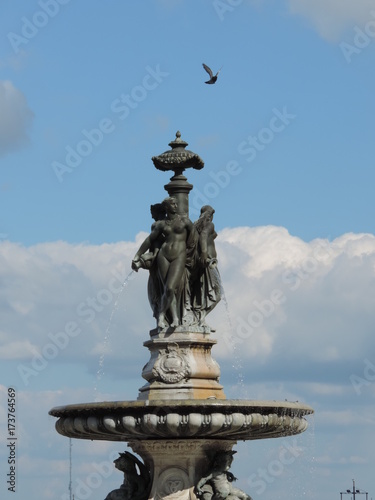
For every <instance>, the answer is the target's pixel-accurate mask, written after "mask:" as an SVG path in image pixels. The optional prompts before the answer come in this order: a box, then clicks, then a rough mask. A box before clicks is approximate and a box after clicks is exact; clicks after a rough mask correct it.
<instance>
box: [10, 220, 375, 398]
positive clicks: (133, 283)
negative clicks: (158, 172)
mask: <svg viewBox="0 0 375 500" xmlns="http://www.w3.org/2000/svg"><path fill="white" fill-rule="evenodd" d="M144 236H145V234H144V233H143V234H142V233H141V234H139V235H138V237H137V240H136V241H135V242H121V243H116V244H105V245H100V246H93V245H83V244H80V245H71V244H68V243H65V242H54V243H45V244H39V245H35V246H33V247H29V248H26V247H23V246H21V245H18V244H15V243H11V242H8V241H5V242H2V243H1V245H0V278H1V279H2V282H3V284H4V285H3V287H2V289H1V290H0V310H1V313H2V317H3V320H2V326H1V332H0V338H1V341H2V347H1V349H0V357H1V358H2V359H4V360H6V359H8V360H9V359H14V360H18V363H20V364H21V365H22V364H23V365H24V366H29V365H30V363H31V362H32V360H33V359H34V361H35V357H38V356H39V357H42V358H47V359H48V358H51V360H50V361H49V362H48V363H47V364H48V365H51V364H53V365H55V364H56V363H60V362H66V361H68V360H72V359H74V360H75V361H77V362H78V363H83V364H84V365H85V366H86V367H87V370H88V371H89V372H91V373H96V371H97V370H98V358H99V357H100V356H101V355H103V356H105V358H106V362H107V364H108V366H107V369H106V371H107V373H108V374H109V375H110V376H112V377H115V378H116V377H117V378H121V377H126V376H130V374H133V376H134V371H135V370H136V372H137V373H140V370H141V366H142V365H143V364H144V363H145V361H146V360H147V357H148V352H147V351H146V350H145V348H143V347H142V341H144V340H146V339H147V337H148V332H149V330H151V329H152V328H154V326H155V324H154V319H153V317H152V313H151V309H150V307H149V304H148V300H147V291H146V290H147V285H146V282H147V273H146V272H144V271H140V272H139V273H138V274H136V273H131V269H130V262H131V259H132V256H133V255H134V253H135V251H136V250H137V248H138V246H139V244H140V242H141V241H142V240H143V238H144ZM217 249H218V253H219V256H220V271H221V274H222V280H223V286H224V293H225V299H224V300H223V301H222V302H221V303H220V304H219V305H218V306H217V308H216V309H215V310H214V311H213V313H212V314H211V315H210V316H209V318H208V319H209V323H210V324H211V325H212V326H214V327H215V328H216V330H217V332H216V334H215V335H216V337H217V339H218V340H219V343H218V345H217V346H215V348H214V356H215V357H217V359H218V360H219V362H220V364H222V365H223V366H224V368H223V370H224V371H225V370H226V368H225V366H226V365H227V364H228V360H229V358H230V357H233V356H237V357H238V358H242V359H244V360H246V363H245V364H246V372H247V373H248V374H249V376H250V377H252V375H253V374H255V373H256V372H259V370H264V374H263V376H264V377H266V378H268V379H269V380H271V379H272V378H273V379H277V378H278V379H280V377H281V379H282V380H290V379H291V378H293V376H295V374H296V373H298V374H299V376H302V377H303V378H304V379H305V380H306V382H307V381H309V382H315V383H317V384H319V383H321V382H322V380H324V381H325V383H328V382H329V383H332V384H333V385H335V384H337V383H338V380H340V379H341V380H342V379H344V380H345V381H347V382H348V381H349V375H350V374H351V373H356V370H357V371H361V370H362V371H363V367H362V365H363V360H364V358H365V357H366V356H367V355H368V352H369V351H368V350H369V347H373V346H374V337H373V324H374V323H375V280H374V275H375V237H374V236H373V235H369V234H346V235H343V236H342V237H340V238H337V239H336V240H334V241H332V242H328V241H326V240H313V241H311V242H308V243H307V242H304V241H302V240H301V239H299V238H296V237H294V236H291V235H290V234H289V233H288V232H287V230H286V229H284V228H280V227H273V226H267V227H257V228H249V227H242V228H233V229H225V230H223V231H222V232H221V233H220V234H219V237H218V239H217ZM125 281H126V283H125V286H124V282H125ZM354 335H355V342H354V337H353V336H354ZM64 339H65V340H66V339H68V341H65V340H64ZM59 343H60V344H61V345H62V346H63V347H61V348H56V347H54V346H53V345H51V344H59ZM65 344H66V345H65ZM129 345H132V346H133V347H134V348H133V347H132V348H133V350H132V353H131V354H130V353H129V349H128V346H129ZM124 357H125V358H126V359H127V360H128V362H127V363H125V364H124V363H123V359H124ZM249 361H251V362H250V363H249ZM373 361H374V362H375V360H373ZM349 362H350V366H351V368H350V370H351V371H350V372H349V374H348V373H347V370H348V363H349ZM230 366H231V365H230ZM266 366H268V368H267V369H265V367H266ZM317 366H319V370H317ZM332 367H335V370H332ZM360 374H361V373H359V375H360ZM325 377H329V380H326V379H325ZM30 380H32V377H31V378H30ZM327 390H328V389H327Z"/></svg>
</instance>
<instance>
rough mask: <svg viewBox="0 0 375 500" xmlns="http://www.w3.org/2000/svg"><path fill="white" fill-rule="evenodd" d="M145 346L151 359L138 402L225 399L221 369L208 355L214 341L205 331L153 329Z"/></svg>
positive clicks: (202, 329)
mask: <svg viewBox="0 0 375 500" xmlns="http://www.w3.org/2000/svg"><path fill="white" fill-rule="evenodd" d="M150 333H151V340H148V341H147V342H145V343H144V344H143V345H144V346H145V347H148V349H149V351H150V354H151V357H150V361H149V362H148V363H147V364H146V365H145V366H144V368H143V371H142V377H143V378H144V379H145V380H147V384H145V385H144V386H143V387H141V388H140V390H139V396H138V400H147V399H148V400H161V399H162V400H176V399H180V400H181V399H184V400H186V399H209V398H212V399H225V394H224V391H223V386H222V385H220V384H219V377H220V367H219V365H218V363H217V362H216V361H215V360H214V359H213V358H212V356H211V349H212V346H213V345H215V344H216V340H212V339H210V338H209V335H208V333H207V330H206V328H202V327H195V328H186V327H179V328H176V329H170V330H163V331H161V332H159V331H158V330H153V331H151V332H150Z"/></svg>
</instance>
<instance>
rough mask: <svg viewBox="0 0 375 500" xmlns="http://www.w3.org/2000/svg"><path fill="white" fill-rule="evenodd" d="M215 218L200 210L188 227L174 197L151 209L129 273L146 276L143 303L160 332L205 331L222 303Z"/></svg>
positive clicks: (209, 210) (205, 209)
mask: <svg viewBox="0 0 375 500" xmlns="http://www.w3.org/2000/svg"><path fill="white" fill-rule="evenodd" d="M214 213H215V210H214V209H213V208H212V207H211V206H209V205H205V206H203V207H202V208H201V214H200V217H199V219H198V220H197V221H196V222H194V223H193V222H192V221H191V220H190V219H189V217H188V216H187V215H181V214H180V213H179V211H178V205H177V200H176V198H174V197H168V198H166V199H165V200H164V201H163V202H162V203H158V204H155V205H151V215H152V218H153V219H154V221H155V222H154V223H153V224H152V226H151V232H150V234H149V236H148V237H147V238H146V239H145V240H144V242H143V243H142V245H141V246H140V248H139V250H138V252H137V253H136V254H135V257H134V259H133V261H132V268H133V269H134V270H135V271H138V269H139V268H143V269H148V270H149V272H150V276H149V282H148V298H149V302H150V305H151V308H152V311H153V314H154V317H155V318H156V321H157V326H158V327H159V328H160V329H164V328H168V327H172V328H176V327H178V326H185V327H187V326H199V327H207V325H206V323H205V318H206V316H207V314H208V313H209V312H210V311H212V309H213V308H214V307H215V306H216V304H217V303H218V302H219V301H220V299H221V281H220V274H219V271H218V268H217V256H216V249H215V238H216V236H217V234H216V231H215V227H214V224H213V215H214Z"/></svg>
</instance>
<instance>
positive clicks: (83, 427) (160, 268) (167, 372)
mask: <svg viewBox="0 0 375 500" xmlns="http://www.w3.org/2000/svg"><path fill="white" fill-rule="evenodd" d="M187 145H188V144H187V143H186V142H185V141H183V140H182V139H181V134H180V133H179V132H177V134H176V139H175V140H174V141H172V142H171V143H170V144H169V146H170V147H171V149H170V150H168V151H166V152H164V153H163V154H161V155H159V156H156V157H153V158H152V161H153V163H154V165H155V167H156V168H157V169H159V170H162V171H172V172H173V173H174V175H173V176H172V177H171V179H170V182H169V183H168V184H167V185H166V186H164V188H165V190H166V191H167V193H168V198H166V199H165V200H164V201H163V202H162V203H157V204H155V205H152V206H151V215H152V217H153V219H154V222H153V224H152V226H151V232H150V234H149V236H148V237H147V238H146V239H145V241H144V242H143V243H142V245H141V246H140V248H139V250H138V252H137V253H136V255H135V257H134V259H133V261H132V268H133V269H134V270H135V271H138V270H139V269H141V268H142V269H146V270H147V271H148V272H149V280H148V287H147V288H148V290H147V291H148V298H149V302H150V306H151V309H152V312H153V315H154V317H155V321H156V327H155V328H154V329H152V330H151V331H150V335H149V339H148V340H147V341H146V342H144V346H145V347H147V348H148V350H149V352H150V359H149V361H148V363H146V365H145V366H144V367H143V371H142V377H143V378H144V379H145V380H146V384H145V385H144V386H143V387H141V388H140V389H139V394H138V399H137V400H136V401H115V402H99V403H84V404H75V405H67V406H61V407H56V408H53V409H52V410H51V411H50V414H51V415H53V416H55V417H58V420H57V422H56V429H57V431H58V432H59V433H60V434H62V435H63V436H67V437H71V438H77V439H90V440H107V441H124V442H127V443H128V445H129V446H130V448H131V449H132V450H133V451H134V452H135V453H137V454H138V455H139V456H140V457H141V458H142V460H143V462H142V461H141V460H139V459H138V458H137V457H136V456H135V455H133V454H131V453H129V452H125V453H121V454H120V456H119V458H118V459H116V460H115V466H116V468H118V469H119V470H121V471H123V472H124V481H123V483H122V484H121V486H120V487H119V488H118V489H116V490H113V491H112V492H110V493H109V494H108V496H107V500H130V499H131V500H147V499H150V500H151V499H152V500H161V499H168V500H194V499H197V498H200V499H203V500H211V499H212V500H219V499H222V498H223V499H224V498H226V499H228V500H242V499H251V497H250V496H249V495H248V494H247V493H244V492H243V491H241V490H239V489H238V488H236V487H235V485H234V479H235V478H234V476H233V474H232V473H231V472H229V468H230V466H231V463H232V460H233V454H234V453H235V451H233V450H232V448H233V446H234V445H235V444H236V442H237V441H238V440H256V439H266V438H276V437H285V436H292V435H295V434H299V433H301V432H303V431H304V430H305V429H306V428H307V421H306V419H305V418H304V417H305V416H306V415H308V414H311V413H313V409H312V408H311V407H310V406H307V405H303V404H300V403H298V402H287V401H282V402H281V401H256V400H228V399H226V397H225V394H224V391H223V386H222V385H221V384H220V382H219V377H220V368H219V365H218V364H217V362H216V361H215V360H214V359H213V358H212V355H211V350H212V347H213V346H214V345H215V344H216V340H214V339H213V338H212V337H211V336H210V334H211V332H212V331H213V330H212V329H211V328H210V326H209V325H208V324H207V323H206V317H207V315H208V314H209V313H210V312H211V311H212V309H213V308H214V307H215V306H216V305H217V303H218V302H219V301H220V298H221V291H222V288H221V282H220V274H219V271H218V260H217V255H216V250H215V243H214V240H215V238H216V232H215V228H214V223H213V215H214V209H213V208H212V207H210V206H204V207H202V209H201V215H200V217H199V219H198V220H197V221H196V222H194V223H193V222H191V221H190V219H189V192H190V191H191V189H192V188H193V186H192V185H191V184H189V183H188V181H187V178H186V177H185V176H184V175H183V172H184V171H185V170H186V169H187V168H194V169H198V170H199V169H201V168H203V166H204V163H203V161H202V159H201V158H200V157H199V156H198V155H197V154H195V153H193V152H192V151H189V150H187V149H186V146H187Z"/></svg>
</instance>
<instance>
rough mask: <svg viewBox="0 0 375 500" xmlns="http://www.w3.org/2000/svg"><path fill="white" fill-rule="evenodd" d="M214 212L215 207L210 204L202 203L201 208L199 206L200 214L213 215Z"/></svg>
mask: <svg viewBox="0 0 375 500" xmlns="http://www.w3.org/2000/svg"><path fill="white" fill-rule="evenodd" d="M214 213H215V209H214V208H212V207H211V206H210V205H204V206H203V207H202V208H201V216H202V215H205V214H209V215H212V216H213V215H214Z"/></svg>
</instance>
